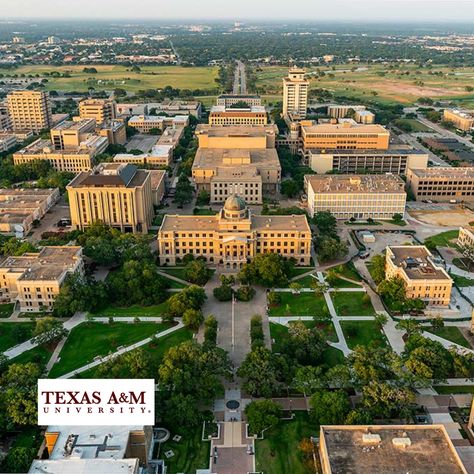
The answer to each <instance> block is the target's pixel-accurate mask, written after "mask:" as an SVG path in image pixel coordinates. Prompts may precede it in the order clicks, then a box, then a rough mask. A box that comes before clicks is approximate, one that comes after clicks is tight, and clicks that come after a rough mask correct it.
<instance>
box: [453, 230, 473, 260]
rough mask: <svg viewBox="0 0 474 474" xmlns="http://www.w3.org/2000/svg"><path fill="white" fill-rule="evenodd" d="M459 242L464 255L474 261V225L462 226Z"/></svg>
mask: <svg viewBox="0 0 474 474" xmlns="http://www.w3.org/2000/svg"><path fill="white" fill-rule="evenodd" d="M457 244H458V246H459V248H460V250H461V252H462V254H463V255H464V257H466V258H468V259H469V260H471V261H474V227H460V228H459V236H458V241H457Z"/></svg>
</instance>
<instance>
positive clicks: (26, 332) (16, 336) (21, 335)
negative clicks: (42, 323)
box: [0, 323, 35, 352]
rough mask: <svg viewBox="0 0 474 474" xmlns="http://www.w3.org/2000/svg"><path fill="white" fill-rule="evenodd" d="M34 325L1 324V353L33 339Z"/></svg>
mask: <svg viewBox="0 0 474 474" xmlns="http://www.w3.org/2000/svg"><path fill="white" fill-rule="evenodd" d="M34 328H35V324H34V323H0V352H3V351H6V350H7V349H10V347H13V346H16V345H17V344H20V343H21V342H25V341H27V340H28V339H31V336H32V334H33V329H34Z"/></svg>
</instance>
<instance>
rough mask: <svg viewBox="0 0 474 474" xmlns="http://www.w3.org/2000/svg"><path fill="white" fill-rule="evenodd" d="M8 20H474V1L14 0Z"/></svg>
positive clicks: (6, 5)
mask: <svg viewBox="0 0 474 474" xmlns="http://www.w3.org/2000/svg"><path fill="white" fill-rule="evenodd" d="M2 3H3V4H2V16H3V17H4V18H43V19H66V18H70V19H74V18H88V19H103V20H106V19H127V18H129V19H148V20H150V19H157V20H159V19H163V20H170V19H187V20H201V19H202V20H205V19H208V20H210V19H223V20H224V19H227V20H245V19H261V20H264V19H266V20H304V21H318V20H320V21H326V20H341V21H358V22H360V21H394V22H396V21H404V22H433V21H437V22H448V21H457V22H460V21H464V22H469V21H472V20H474V2H473V1H472V0H358V1H354V0H333V1H332V2H327V1H326V0H325V1H322V0H300V2H299V3H298V5H297V8H293V9H290V8H288V6H289V5H288V3H286V2H285V3H284V4H283V2H279V1H278V0H276V1H275V0H273V1H270V0H261V1H258V2H255V1H252V0H240V1H239V2H223V1H221V0H201V1H200V2H195V1H190V0H182V1H180V2H176V3H173V2H160V1H156V0H138V1H135V2H130V1H129V0H102V1H101V2H97V1H96V0H81V1H80V2H72V3H71V2H64V1H62V0H43V1H42V2H37V1H36V0H15V1H13V0H10V1H9V2H2Z"/></svg>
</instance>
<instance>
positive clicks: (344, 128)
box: [301, 122, 390, 135]
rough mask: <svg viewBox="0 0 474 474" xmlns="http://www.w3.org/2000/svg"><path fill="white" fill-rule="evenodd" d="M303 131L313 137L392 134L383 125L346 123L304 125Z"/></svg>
mask: <svg viewBox="0 0 474 474" xmlns="http://www.w3.org/2000/svg"><path fill="white" fill-rule="evenodd" d="M301 128H302V130H303V132H304V133H306V134H312V135H320V134H324V135H341V134H353V133H357V134H369V135H374V134H375V135H389V134H390V132H389V131H388V130H387V129H386V128H385V127H382V125H377V124H370V125H366V124H356V125H354V124H352V123H349V122H346V123H336V124H330V123H323V124H312V125H302V126H301Z"/></svg>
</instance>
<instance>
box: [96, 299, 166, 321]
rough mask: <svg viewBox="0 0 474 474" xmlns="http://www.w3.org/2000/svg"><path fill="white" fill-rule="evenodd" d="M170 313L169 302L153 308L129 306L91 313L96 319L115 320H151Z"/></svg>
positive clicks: (110, 307) (113, 307)
mask: <svg viewBox="0 0 474 474" xmlns="http://www.w3.org/2000/svg"><path fill="white" fill-rule="evenodd" d="M166 311H168V302H167V301H164V302H163V303H160V304H156V305H153V306H138V305H133V306H128V307H127V308H119V307H117V306H109V307H108V308H105V309H103V310H102V311H99V312H98V313H91V315H92V316H94V317H106V318H110V317H114V318H126V317H130V318H135V317H137V318H150V317H158V316H161V315H162V314H163V313H165V312H166Z"/></svg>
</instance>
